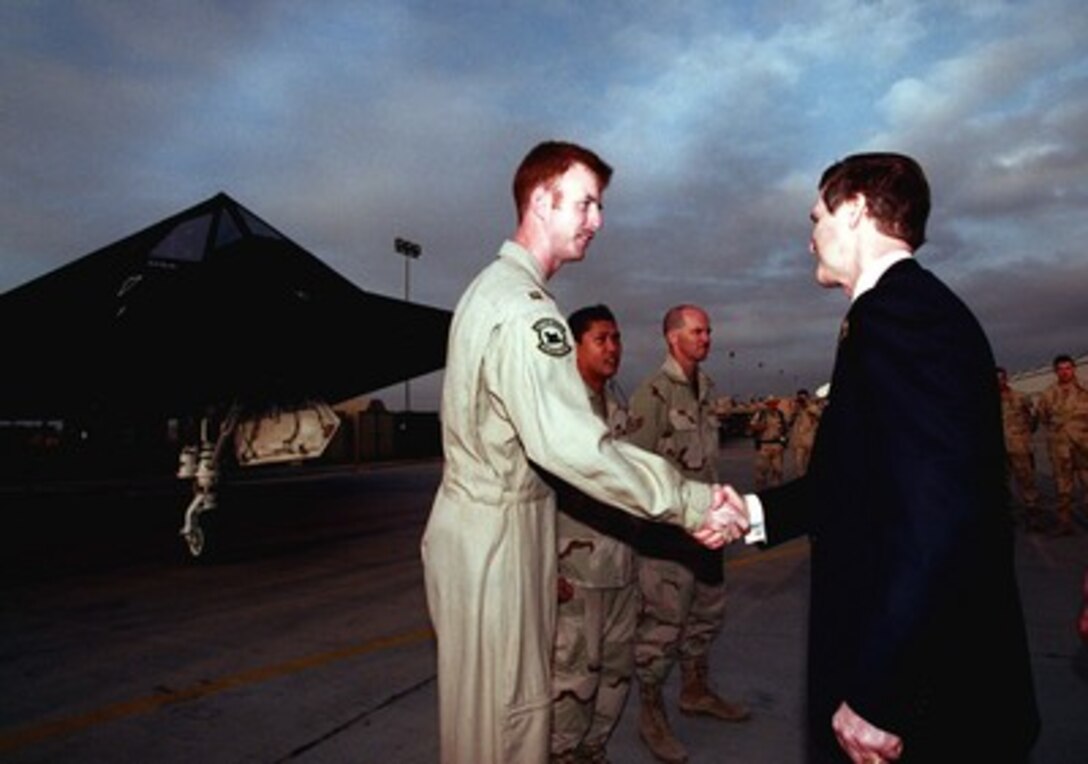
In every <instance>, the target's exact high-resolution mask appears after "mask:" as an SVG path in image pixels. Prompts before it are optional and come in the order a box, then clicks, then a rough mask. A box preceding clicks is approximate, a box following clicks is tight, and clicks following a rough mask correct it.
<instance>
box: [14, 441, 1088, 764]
mask: <svg viewBox="0 0 1088 764" xmlns="http://www.w3.org/2000/svg"><path fill="white" fill-rule="evenodd" d="M1042 461H1043V462H1045V459H1043V460H1042ZM1040 467H1041V470H1040V476H1039V477H1040V488H1041V490H1042V492H1043V496H1044V500H1045V501H1047V502H1050V501H1052V499H1053V489H1052V482H1051V481H1050V478H1049V474H1048V473H1047V471H1046V470H1047V465H1046V464H1041V465H1040ZM381 470H384V471H381ZM439 471H440V464H438V463H435V462H431V463H426V464H417V465H391V466H387V467H380V468H374V469H373V470H369V469H368V470H363V471H359V472H358V473H355V472H352V471H347V472H343V473H336V472H335V471H330V472H329V473H327V474H323V473H320V472H317V473H314V472H310V473H307V476H306V478H305V481H307V482H306V485H302V484H301V483H302V478H301V477H300V476H298V474H297V473H296V476H295V477H292V475H291V474H290V473H288V472H285V473H284V474H283V475H281V476H279V477H277V478H276V481H279V482H271V481H270V483H269V485H268V486H267V493H266V494H262V495H261V497H260V498H259V501H258V502H257V508H256V509H255V510H254V511H253V512H252V514H251V515H247V516H244V517H243V512H242V511H241V510H242V504H243V502H244V499H245V491H243V490H239V491H238V492H237V493H236V494H235V495H234V496H231V497H228V500H227V501H225V502H224V505H225V506H224V507H222V508H221V509H220V511H221V512H222V513H223V514H222V516H221V518H219V519H220V520H222V521H223V523H222V524H221V525H220V526H219V527H218V528H216V529H215V535H214V536H213V537H212V538H213V540H225V538H226V537H227V536H229V535H231V534H234V535H236V536H239V537H242V536H245V537H246V543H250V537H253V538H256V537H257V536H262V537H263V540H259V541H253V542H252V543H253V544H254V546H252V547H245V548H244V549H242V550H240V551H236V552H235V553H234V555H233V557H231V558H229V559H227V560H226V561H225V562H223V563H221V564H219V565H217V566H209V567H203V568H202V567H201V566H188V565H178V564H177V562H178V561H177V560H174V561H172V562H167V561H165V560H163V559H161V557H162V551H161V547H162V544H161V543H160V541H159V540H157V538H151V537H149V532H148V528H150V527H151V526H147V527H144V526H139V527H138V526H137V525H136V524H135V521H133V522H132V524H131V526H130V527H129V530H128V531H127V532H126V534H125V537H124V538H119V539H116V540H117V543H118V544H127V545H129V546H127V547H121V546H118V547H117V548H115V549H113V551H107V550H106V549H105V548H102V549H95V548H94V543H93V540H92V544H91V547H92V548H91V549H89V550H88V551H87V554H88V556H90V555H91V554H96V555H102V554H114V555H117V554H127V553H128V552H125V551H119V550H123V549H131V550H136V551H134V552H133V554H142V555H143V558H141V559H140V560H139V564H138V565H135V566H133V567H131V568H118V569H116V570H114V569H110V570H106V571H103V572H98V571H97V569H96V570H95V571H91V572H88V573H86V574H83V573H66V574H65V577H64V578H62V579H58V580H57V581H56V582H51V581H49V580H44V581H40V582H39V581H30V580H29V579H28V581H27V583H25V584H24V583H21V582H20V581H18V580H17V579H18V577H19V576H18V574H17V573H15V574H12V571H13V570H16V568H15V567H13V565H12V563H11V560H12V559H15V558H17V557H18V558H19V559H22V557H20V556H25V559H26V560H35V559H37V557H40V556H41V554H40V553H39V552H37V551H34V550H29V551H28V550H25V549H23V548H22V547H23V546H25V543H26V542H25V541H23V542H20V544H19V545H17V546H16V547H13V548H12V550H11V552H10V553H9V562H8V563H7V565H6V567H5V570H6V571H7V573H6V575H5V582H4V586H3V588H2V591H3V592H4V597H3V601H2V602H0V615H2V620H0V686H4V687H5V690H4V692H3V693H0V761H2V762H4V763H5V764H29V763H30V762H35V763H44V762H50V763H52V762H78V763H79V764H88V763H90V764H94V763H97V762H103V763H105V762H129V761H139V762H154V764H180V763H181V762H193V761H199V762H201V763H202V764H206V763H208V762H211V763H212V764H217V763H218V762H224V763H229V764H234V763H235V762H261V763H263V762H292V763H296V762H301V763H302V764H326V763H328V764H340V763H342V762H346V763H350V764H356V763H358V762H363V763H365V764H369V763H371V762H375V763H378V762H382V763H385V762H392V763H394V764H433V763H434V762H437V761H438V760H439V759H438V729H437V713H436V712H437V699H436V684H435V679H436V678H435V655H434V642H433V636H432V635H431V633H430V631H429V629H428V628H427V627H428V620H427V617H426V612H425V607H424V602H423V597H422V574H421V568H420V565H419V562H418V538H419V532H420V530H421V523H422V521H423V520H424V519H425V517H426V513H427V508H428V507H429V504H430V500H431V498H432V497H433V491H434V487H435V483H436V480H437V475H438V474H439ZM751 474H752V450H751V447H750V445H748V443H747V442H746V441H743V440H731V441H729V442H728V443H727V444H726V446H725V448H724V450H723V454H722V478H723V480H726V481H728V482H732V483H734V484H735V485H737V487H738V488H739V489H742V490H744V489H747V488H749V487H750V482H751ZM295 491H299V493H297V494H296V493H293V492H295ZM302 491H306V493H302ZM151 492H152V489H151V488H150V487H143V488H141V489H140V491H134V493H136V494H138V498H139V497H140V496H143V495H144V494H145V493H147V494H150V493H151ZM277 496H278V497H281V498H282V500H283V503H284V506H283V507H282V508H281V507H278V506H274V505H273V504H272V503H271V502H272V501H273V499H274V498H275V497H277ZM270 497H272V498H270ZM360 497H365V501H364V502H363V504H360ZM0 500H2V501H3V503H4V505H5V507H6V508H7V509H9V510H14V509H15V508H17V507H18V506H19V503H18V502H19V500H20V497H19V496H17V495H15V494H13V493H10V492H9V493H3V492H0ZM232 503H233V506H232ZM326 504H327V505H330V506H331V505H333V504H343V509H342V512H343V514H342V515H340V514H337V515H334V514H332V513H331V510H330V513H329V514H328V515H327V516H325V515H322V513H321V512H320V510H321V507H320V506H319V505H326ZM298 505H304V506H306V513H305V514H304V515H303V516H302V517H301V518H300V515H299V512H298ZM364 505H365V506H364ZM371 505H373V506H371ZM145 509H146V502H145ZM125 511H127V510H124V509H122V508H120V507H114V508H111V509H110V510H108V512H104V513H103V515H102V516H103V517H105V518H107V519H108V520H110V521H111V522H114V523H117V522H118V518H119V517H120V516H122V514H123V513H124V512H125ZM337 511H338V512H340V511H341V510H340V509H337ZM364 512H373V514H372V515H367V516H365V517H358V516H359V515H360V514H362V513H364ZM134 517H135V516H134ZM1076 519H1077V525H1078V532H1077V533H1076V534H1075V535H1073V536H1066V537H1052V536H1050V535H1047V534H1028V533H1026V532H1024V531H1023V529H1022V528H1020V529H1018V531H1017V534H1016V548H1015V554H1016V564H1017V575H1018V580H1019V583H1020V588H1021V595H1022V599H1023V603H1024V615H1025V621H1026V625H1027V630H1028V638H1029V648H1030V651H1031V660H1032V667H1033V671H1034V676H1035V685H1036V690H1037V695H1038V701H1039V706H1040V711H1041V715H1042V719H1043V728H1042V733H1041V737H1040V739H1039V742H1038V744H1037V745H1036V748H1035V750H1034V752H1033V757H1032V759H1031V761H1032V762H1033V764H1085V762H1088V645H1086V644H1084V643H1082V642H1081V641H1080V639H1079V637H1078V634H1077V632H1076V628H1075V622H1076V618H1077V615H1078V613H1079V609H1080V607H1081V601H1082V600H1081V597H1082V595H1081V585H1082V576H1083V575H1084V573H1085V570H1086V568H1088V517H1086V516H1085V515H1084V514H1083V513H1078V515H1077V517H1076ZM167 520H168V522H166V523H165V527H166V529H165V531H164V534H163V535H164V536H165V535H167V534H168V535H171V536H173V538H170V539H165V541H168V542H170V543H171V544H176V543H177V538H176V528H175V526H176V517H175V516H173V515H171V516H170V517H169V518H167ZM48 522H52V521H48ZM156 522H158V521H156ZM352 523H357V525H352ZM161 524H162V523H160V525H161ZM113 527H114V529H116V528H117V527H119V526H117V525H116V524H115V525H114V526H113ZM90 530H91V526H90V525H87V526H86V527H80V528H78V529H77V531H78V532H79V533H81V534H82V533H86V532H89V531H90ZM158 533H159V529H158V526H155V530H154V534H156V535H157V534H158ZM36 564H38V565H40V566H41V567H42V569H43V570H44V569H46V567H47V566H48V565H49V564H51V563H50V561H49V560H44V561H39V562H37V563H36ZM79 564H83V563H79ZM726 582H727V584H726V585H727V587H728V590H729V608H728V612H727V614H726V619H725V625H724V628H723V631H722V633H721V634H720V635H719V637H718V638H717V639H716V640H715V642H714V645H713V649H712V655H711V661H710V663H711V673H712V683H713V684H714V685H715V686H716V688H717V689H718V691H719V692H720V693H721V694H723V695H725V696H726V697H728V698H730V699H732V700H737V701H740V702H742V703H744V704H746V705H747V706H749V707H750V708H751V710H752V718H751V719H750V720H748V721H746V722H743V723H724V722H718V721H714V720H710V719H706V718H700V717H688V716H684V715H682V714H680V713H679V712H678V710H677V707H676V697H677V695H678V676H676V674H677V673H678V672H675V671H674V672H673V676H672V677H670V680H669V683H668V684H667V685H666V707H667V712H668V714H669V717H670V720H671V721H672V723H673V727H674V730H675V732H676V734H677V736H678V737H679V738H680V739H681V740H682V741H683V743H684V745H685V746H686V747H687V749H688V751H689V754H690V761H691V762H692V763H693V764H696V763H697V762H744V763H750V764H801V762H803V760H804V756H803V739H802V734H803V732H802V730H803V721H802V720H803V716H804V708H803V694H804V676H805V654H804V651H805V630H806V616H807V607H808V584H809V547H808V543H807V542H806V541H804V540H797V541H794V542H791V543H789V544H785V545H782V546H780V547H776V548H774V549H770V550H766V551H759V550H756V549H752V548H746V547H743V546H733V547H729V548H728V549H727V550H726ZM986 640H987V635H986V634H979V639H978V649H979V650H980V651H985V650H986ZM1000 672H1001V667H1000V666H998V665H995V666H994V677H995V681H999V679H1000ZM149 687H150V688H152V689H150V690H149V689H148V688H149ZM637 714H638V701H637V696H636V695H635V694H634V693H632V697H630V698H629V699H628V703H627V706H626V708H625V711H624V714H623V717H622V718H621V720H620V722H619V724H618V726H617V728H616V730H615V732H614V734H613V736H612V739H611V741H610V744H609V748H608V751H609V756H610V760H611V761H612V762H613V764H652V763H653V762H654V761H655V759H654V758H653V757H652V756H651V754H650V753H649V752H648V751H647V749H646V748H645V747H644V745H643V744H642V743H641V742H640V741H639V739H638V734H637V728H636V721H637ZM511 764H517V763H516V762H512V763H511Z"/></svg>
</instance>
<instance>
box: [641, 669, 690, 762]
mask: <svg viewBox="0 0 1088 764" xmlns="http://www.w3.org/2000/svg"><path fill="white" fill-rule="evenodd" d="M639 694H640V697H641V699H642V703H641V704H640V706H639V711H638V736H639V737H640V738H642V742H643V743H645V744H646V747H647V748H649V749H650V752H651V753H653V755H654V756H656V757H657V758H658V759H660V760H661V761H664V762H667V764H684V762H686V761H687V760H688V752H687V751H686V750H685V749H684V746H683V745H681V743H680V741H679V740H677V739H676V736H675V735H673V734H672V729H671V728H670V727H669V718H668V717H667V716H666V715H665V701H664V699H663V698H662V696H661V685H657V684H641V683H640V684H639Z"/></svg>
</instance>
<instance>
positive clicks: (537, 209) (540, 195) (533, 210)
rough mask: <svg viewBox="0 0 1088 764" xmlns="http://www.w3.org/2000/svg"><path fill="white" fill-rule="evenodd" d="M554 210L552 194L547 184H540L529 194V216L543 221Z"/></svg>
mask: <svg viewBox="0 0 1088 764" xmlns="http://www.w3.org/2000/svg"><path fill="white" fill-rule="evenodd" d="M551 208H552V192H551V188H549V187H548V185H547V184H546V183H541V184H539V185H538V186H537V187H536V188H534V189H533V190H532V192H531V193H530V194H529V214H530V215H534V216H535V217H537V218H540V219H543V218H545V217H547V214H548V211H549V210H550V209H551Z"/></svg>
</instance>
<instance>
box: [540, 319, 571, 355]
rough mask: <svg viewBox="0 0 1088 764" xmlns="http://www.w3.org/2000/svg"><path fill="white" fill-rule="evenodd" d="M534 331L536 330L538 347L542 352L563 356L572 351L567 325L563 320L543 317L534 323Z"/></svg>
mask: <svg viewBox="0 0 1088 764" xmlns="http://www.w3.org/2000/svg"><path fill="white" fill-rule="evenodd" d="M533 331H534V332H536V338H537V346H536V347H537V349H538V350H540V351H541V352H542V353H547V354H548V355H553V356H556V357H561V356H565V355H566V354H567V353H569V352H570V351H571V347H570V343H569V342H568V341H567V327H566V326H564V325H563V322H562V321H557V320H556V319H554V318H542V319H540V320H539V321H537V322H536V323H535V324H533Z"/></svg>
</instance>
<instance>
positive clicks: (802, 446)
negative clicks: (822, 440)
mask: <svg viewBox="0 0 1088 764" xmlns="http://www.w3.org/2000/svg"><path fill="white" fill-rule="evenodd" d="M819 392H820V391H817V395H810V394H809V391H808V390H806V389H805V388H801V389H800V390H798V391H797V394H796V395H795V396H794V397H793V399H792V400H791V399H783V398H778V397H776V396H774V395H769V396H767V397H766V398H763V399H762V400H753V401H752V402H751V403H749V404H736V403H733V402H732V401H729V402H727V403H726V404H725V405H724V406H723V408H727V409H729V411H730V412H731V413H744V414H746V415H747V416H748V418H747V421H746V423H745V428H744V432H745V434H746V435H747V436H749V437H751V439H752V444H753V446H755V451H756V454H755V481H754V482H755V490H757V491H760V490H762V489H764V488H768V487H770V486H775V485H779V484H780V483H781V482H782V480H783V477H784V475H785V466H786V453H787V451H789V452H790V453H791V454H792V457H793V473H794V476H795V477H800V476H801V475H804V474H805V472H807V471H808V461H809V457H811V455H812V446H813V444H814V443H815V442H816V428H817V427H818V426H819V424H820V416H821V415H822V414H823V407H824V403H825V401H826V399H825V398H824V397H822V396H821V395H819Z"/></svg>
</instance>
